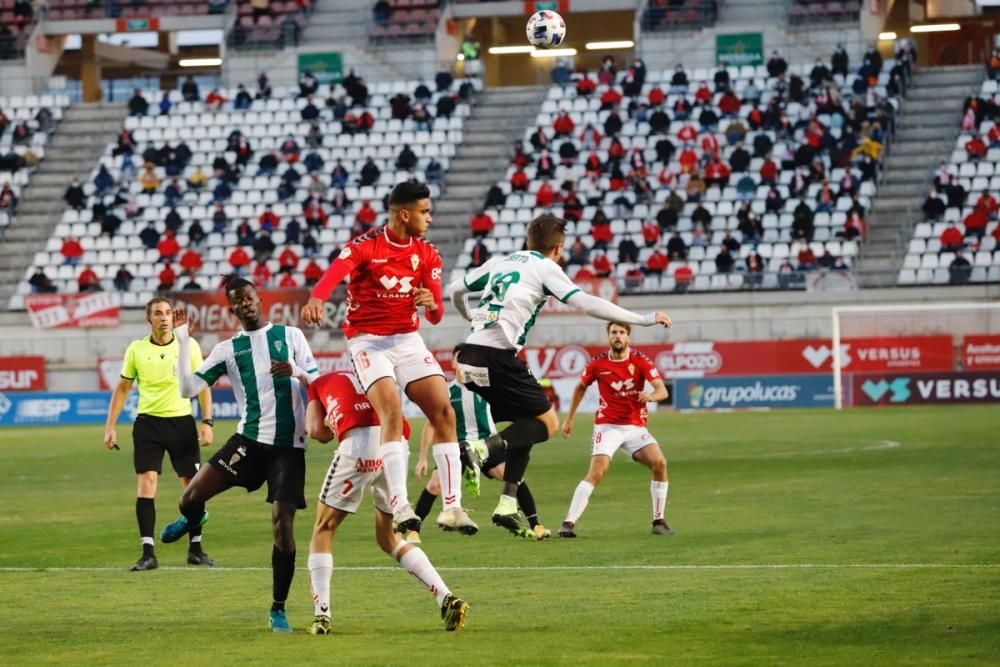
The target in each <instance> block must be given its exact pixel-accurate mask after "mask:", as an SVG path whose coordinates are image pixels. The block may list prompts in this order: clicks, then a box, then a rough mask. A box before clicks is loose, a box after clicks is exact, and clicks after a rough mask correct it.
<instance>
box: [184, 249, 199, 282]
mask: <svg viewBox="0 0 1000 667" xmlns="http://www.w3.org/2000/svg"><path fill="white" fill-rule="evenodd" d="M180 265H181V274H182V275H185V276H189V277H190V276H193V275H195V274H196V273H198V272H199V271H201V268H202V267H203V266H204V265H205V262H204V261H202V259H201V254H200V253H199V252H198V251H197V250H195V249H194V248H188V249H187V250H185V251H184V254H183V255H181V261H180Z"/></svg>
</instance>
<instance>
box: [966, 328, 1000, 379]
mask: <svg viewBox="0 0 1000 667" xmlns="http://www.w3.org/2000/svg"><path fill="white" fill-rule="evenodd" d="M962 360H963V362H962V366H963V367H964V368H965V370H969V371H972V370H983V369H992V370H998V369H1000V336H966V337H965V338H963V339H962Z"/></svg>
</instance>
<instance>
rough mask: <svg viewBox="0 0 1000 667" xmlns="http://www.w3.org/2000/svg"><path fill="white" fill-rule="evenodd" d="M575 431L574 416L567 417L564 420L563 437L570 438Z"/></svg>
mask: <svg viewBox="0 0 1000 667" xmlns="http://www.w3.org/2000/svg"><path fill="white" fill-rule="evenodd" d="M572 433H573V418H572V417H566V421H564V422H563V427H562V434H563V438H564V439H565V438H568V437H569V436H570V435H571V434H572Z"/></svg>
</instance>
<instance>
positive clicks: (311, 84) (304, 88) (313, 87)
mask: <svg viewBox="0 0 1000 667" xmlns="http://www.w3.org/2000/svg"><path fill="white" fill-rule="evenodd" d="M351 72H352V73H353V72H354V70H351ZM345 81H346V79H345ZM345 87H346V86H345ZM318 89H319V79H317V78H316V76H315V75H314V74H313V73H312V70H308V69H307V70H305V71H304V72H302V75H301V76H299V97H309V96H310V95H315V94H316V91H317V90H318ZM348 94H350V91H348Z"/></svg>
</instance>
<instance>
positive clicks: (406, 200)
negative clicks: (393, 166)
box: [389, 181, 431, 208]
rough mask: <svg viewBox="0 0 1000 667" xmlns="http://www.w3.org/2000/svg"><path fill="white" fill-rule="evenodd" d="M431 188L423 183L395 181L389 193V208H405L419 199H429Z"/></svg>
mask: <svg viewBox="0 0 1000 667" xmlns="http://www.w3.org/2000/svg"><path fill="white" fill-rule="evenodd" d="M430 196H431V189H430V188H429V187H427V185H426V184H424V183H413V182H412V181H403V182H402V183H397V184H396V187H394V188H393V189H392V192H391V193H390V194H389V208H406V207H407V206H413V205H414V204H416V203H417V202H418V201H420V200H421V199H430Z"/></svg>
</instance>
